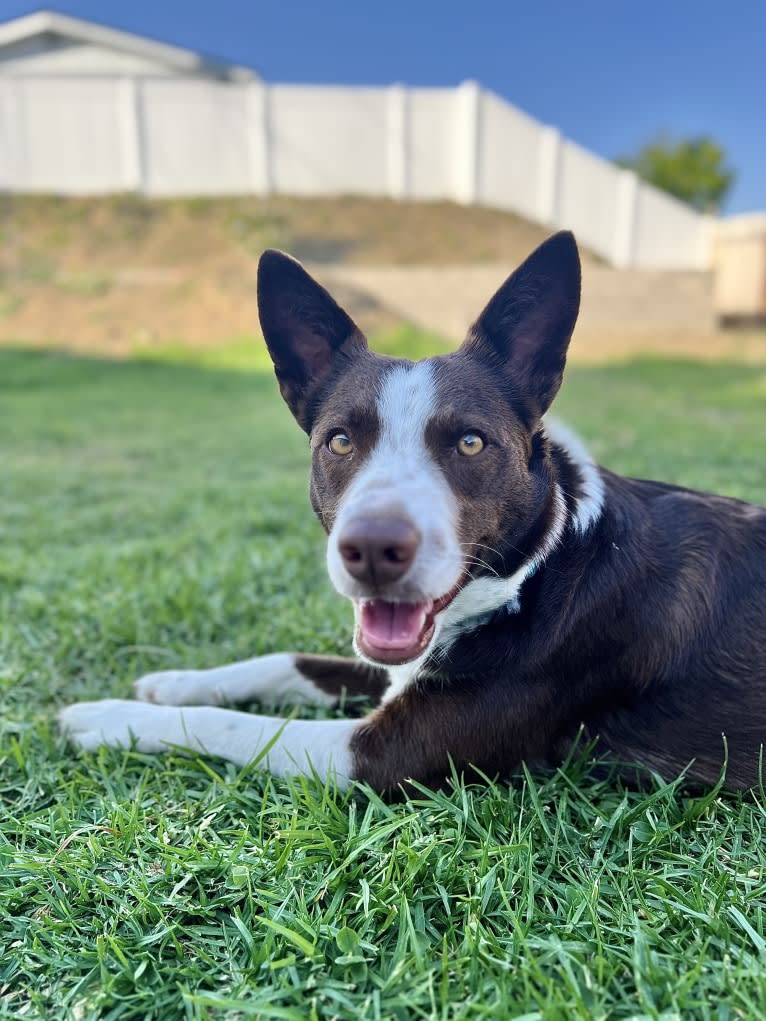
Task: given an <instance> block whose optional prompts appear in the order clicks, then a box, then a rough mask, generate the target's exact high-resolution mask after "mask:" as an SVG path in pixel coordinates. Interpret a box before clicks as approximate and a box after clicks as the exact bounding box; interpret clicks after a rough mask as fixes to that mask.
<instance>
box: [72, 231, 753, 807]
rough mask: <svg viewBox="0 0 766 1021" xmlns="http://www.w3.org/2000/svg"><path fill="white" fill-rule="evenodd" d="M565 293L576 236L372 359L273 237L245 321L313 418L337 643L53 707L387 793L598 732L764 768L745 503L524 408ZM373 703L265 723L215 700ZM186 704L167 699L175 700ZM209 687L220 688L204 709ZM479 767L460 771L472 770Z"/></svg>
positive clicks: (681, 755) (703, 777)
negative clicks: (647, 474)
mask: <svg viewBox="0 0 766 1021" xmlns="http://www.w3.org/2000/svg"><path fill="white" fill-rule="evenodd" d="M579 298H580V264H579V258H578V254H577V247H576V245H575V242H574V238H573V237H572V235H571V234H568V233H560V234H557V235H555V236H554V237H552V238H551V239H549V240H548V241H547V242H546V243H545V244H543V245H542V246H541V247H540V248H538V249H537V251H535V252H534V253H533V254H532V255H531V256H530V257H529V259H527V261H526V262H525V263H524V264H523V265H522V266H521V267H520V268H519V269H518V270H517V271H516V272H515V273H514V274H513V275H512V276H511V277H510V278H509V279H508V280H507V281H506V283H505V284H503V286H502V287H501V288H500V290H499V291H498V292H497V294H495V296H494V297H493V298H492V300H491V301H490V303H489V304H488V305H487V307H486V308H485V310H484V311H483V312H482V314H481V315H480V317H479V319H478V320H477V322H476V324H475V325H474V326H473V327H472V329H471V330H470V332H469V334H468V338H467V340H466V341H465V343H464V344H463V346H462V347H461V348H460V349H459V350H458V351H456V352H455V353H454V354H450V355H447V356H441V357H437V358H429V359H426V360H424V361H421V362H417V363H413V362H410V361H406V360H403V359H394V358H387V357H382V356H380V355H376V354H373V353H372V352H371V351H370V350H369V349H368V347H367V344H366V342H365V340H364V337H363V336H362V334H361V333H360V332H359V330H358V329H357V327H356V326H355V324H354V323H353V322H352V320H351V319H350V318H349V316H348V315H347V314H346V313H345V312H344V311H343V310H342V309H341V308H340V307H339V306H338V305H337V304H336V303H335V302H334V301H333V299H332V298H331V297H330V295H329V294H328V293H327V292H326V291H325V290H324V289H323V288H322V287H320V286H319V284H317V283H316V282H315V281H314V280H313V279H312V278H311V277H310V276H309V275H308V274H307V273H306V272H305V271H304V270H303V269H302V267H301V266H300V265H299V264H298V263H297V262H295V261H294V260H292V259H291V258H289V257H288V256H286V255H283V254H280V253H279V252H266V253H265V254H264V255H263V257H262V259H261V262H260V267H259V276H258V300H259V307H260V316H261V324H262V326H263V332H264V335H265V337H266V343H267V344H268V347H269V351H270V352H271V356H272V359H273V361H274V365H275V367H276V374H277V378H278V380H279V385H280V389H281V391H282V395H283V397H284V399H285V400H286V401H287V403H288V405H289V406H290V409H291V411H292V413H293V415H294V416H295V418H296V419H297V421H298V423H299V424H300V426H301V427H302V428H303V429H304V430H305V431H306V432H307V433H308V434H309V436H310V438H311V449H312V455H313V466H312V473H311V502H312V505H313V507H314V510H315V511H316V513H317V515H318V516H319V519H320V521H321V522H322V525H323V526H324V528H325V530H326V531H327V533H328V536H329V539H328V547H327V565H328V570H329V573H330V578H331V579H332V582H333V584H334V585H335V587H336V588H337V590H338V591H339V592H340V593H341V595H343V596H346V597H347V598H349V599H351V600H352V601H353V604H354V610H355V616H356V634H355V638H354V645H355V649H356V652H357V653H358V659H356V660H353V659H349V660H346V659H340V658H338V659H336V658H331V657H330V658H328V657H319V656H310V655H295V654H288V653H277V654H274V655H270V656H263V657H259V658H257V659H253V660H250V661H247V662H243V663H234V664H231V665H229V666H224V667H221V668H219V669H214V670H203V671H188V672H187V671H173V672H164V673H157V674H151V675H149V676H147V677H144V678H142V679H141V680H140V681H138V683H137V694H138V698H139V699H140V700H141V701H120V700H107V701H101V702H90V703H82V704H77V705H73V706H70V707H69V708H67V709H65V710H64V711H63V712H62V714H61V723H62V726H63V728H64V729H65V731H66V732H67V733H69V734H70V736H71V738H72V739H73V740H74V741H75V742H76V743H77V744H78V745H80V746H81V747H83V748H86V749H93V748H95V747H97V746H98V745H99V744H109V745H123V746H125V745H130V743H131V742H132V741H134V742H135V744H136V746H137V747H138V748H139V749H140V750H142V751H145V752H160V751H162V750H164V749H166V748H168V747H170V746H181V747H185V748H188V749H190V750H193V751H195V752H204V753H207V754H210V755H216V756H221V757H223V758H225V759H229V760H231V761H233V762H235V763H239V764H245V763H248V762H251V761H253V760H254V759H255V758H257V757H259V756H261V757H262V758H261V761H262V762H263V765H264V766H266V767H267V768H269V769H270V770H271V771H272V772H273V773H275V774H277V775H279V776H283V775H285V774H290V773H306V772H309V771H310V770H312V769H313V770H315V771H316V773H317V774H318V775H319V777H321V778H324V777H325V776H327V775H328V773H334V774H335V776H336V777H337V779H338V781H339V782H340V783H341V784H346V783H348V782H349V781H351V780H355V779H358V780H362V781H366V782H368V783H369V784H371V785H372V786H373V787H375V788H377V789H380V790H390V789H392V788H395V787H396V786H397V785H399V784H401V783H403V782H405V781H406V780H407V779H408V778H414V779H416V780H418V781H420V782H422V783H424V784H428V785H438V784H441V783H443V781H444V779H445V777H447V776H448V775H449V773H450V770H451V762H452V763H454V766H455V767H456V768H457V770H458V771H463V772H465V773H467V774H468V775H482V774H483V775H485V776H495V775H507V774H509V773H510V772H512V771H513V770H514V769H516V768H517V767H518V766H519V764H520V763H521V762H522V761H526V762H528V763H531V764H534V763H555V762H558V761H560V760H561V758H562V757H563V756H565V755H566V753H567V750H568V749H569V748H570V746H571V743H572V741H573V739H574V737H575V735H577V733H578V731H580V728H581V727H582V728H584V732H585V735H586V737H587V738H588V739H590V740H592V741H594V742H595V745H596V748H597V750H598V751H600V752H602V753H604V754H606V755H607V756H611V757H613V758H615V759H617V760H619V761H621V762H636V763H638V764H640V765H641V766H643V767H646V768H648V769H650V770H654V771H657V772H659V773H660V774H664V775H665V776H668V777H670V776H673V775H676V774H678V773H679V772H680V771H682V770H684V769H687V777H688V779H689V780H690V781H691V782H692V783H694V784H702V785H706V784H713V783H715V782H716V781H717V780H718V779H719V776H720V774H721V770H722V767H723V765H724V760H725V758H726V759H727V763H726V765H727V769H726V782H727V784H728V785H729V786H731V787H736V788H743V787H748V786H751V785H753V784H755V783H756V782H757V781H758V779H759V761H760V754H761V749H762V744H763V742H764V740H766V510H764V509H763V508H760V507H755V506H750V505H748V504H745V503H741V502H739V501H737V500H731V499H725V498H722V497H717V496H709V495H706V494H702V493H696V492H692V491H690V490H687V489H681V488H678V487H676V486H670V485H665V484H663V483H659V482H646V481H641V480H636V479H626V478H621V477H619V476H617V475H613V474H612V473H611V472H609V471H607V470H605V469H602V468H599V467H597V466H596V465H595V464H594V463H593V462H592V461H591V460H590V459H589V458H588V456H587V454H586V453H585V452H584V450H583V449H582V447H581V446H580V444H579V442H577V441H576V439H574V438H573V437H571V436H570V435H567V434H566V433H562V432H560V431H558V430H556V429H554V428H552V427H550V426H549V425H547V424H545V423H544V421H543V415H544V414H545V412H546V411H547V409H548V407H549V405H550V404H551V402H552V400H553V398H554V397H555V395H556V392H557V391H558V389H559V386H560V384H561V378H562V373H563V370H564V362H565V358H566V352H567V347H568V344H569V339H570V336H571V333H572V330H573V327H574V324H575V320H576V318H577V312H578V307H579ZM344 690H345V691H347V692H351V693H363V694H365V695H368V696H369V697H370V698H372V699H373V700H375V701H376V702H377V703H379V704H378V706H377V708H375V709H374V710H373V711H372V712H371V714H370V715H368V716H367V717H365V718H364V719H361V720H359V719H356V720H346V719H334V720H325V721H306V720H290V721H288V722H285V721H284V720H280V719H276V718H273V717H269V716H257V715H253V714H250V713H245V712H236V711H233V710H230V709H226V708H220V707H219V706H220V705H221V703H236V702H246V701H250V700H258V701H260V702H262V703H274V702H284V701H286V700H289V699H293V700H294V701H296V702H301V703H314V704H319V705H330V704H332V703H334V702H336V701H337V699H338V698H339V696H340V695H341V694H342V692H343V691H344ZM179 706H184V707H186V708H178V707H179ZM213 706H216V708H212V707H213ZM472 767H475V769H476V771H478V774H472Z"/></svg>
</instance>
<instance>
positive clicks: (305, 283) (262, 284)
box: [258, 249, 367, 432]
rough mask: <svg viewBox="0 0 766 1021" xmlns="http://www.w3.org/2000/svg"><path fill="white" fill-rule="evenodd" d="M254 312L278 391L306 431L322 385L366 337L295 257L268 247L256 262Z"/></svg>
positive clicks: (352, 354)
mask: <svg viewBox="0 0 766 1021" xmlns="http://www.w3.org/2000/svg"><path fill="white" fill-rule="evenodd" d="M258 316H259V318H260V320H261V329H262V330H263V336H264V338H265V340H266V344H267V346H268V349H269V354H270V355H271V360H272V361H273V362H274V369H275V371H276V374H277V379H278V380H279V389H280V390H281V392H282V396H283V397H284V399H285V401H286V402H287V404H288V405H289V407H290V410H291V411H292V413H293V415H294V416H295V418H296V420H297V422H298V424H299V425H300V426H301V428H302V429H304V430H305V431H306V432H310V431H311V422H312V418H313V408H314V403H315V398H316V396H317V394H318V393H319V391H320V390H321V388H322V386H323V384H324V383H326V382H327V380H328V379H329V378H330V377H331V376H332V375H333V374H334V373H335V372H337V371H338V368H339V365H340V364H341V363H342V362H343V361H345V360H348V359H350V358H352V357H354V355H356V354H358V353H360V352H361V351H363V350H365V349H366V347H367V341H366V340H365V339H364V336H363V335H362V333H361V332H360V331H359V329H358V328H357V326H356V324H355V323H354V321H353V319H351V317H350V316H349V315H348V314H347V313H346V312H344V311H343V309H342V308H341V307H340V305H338V303H337V302H336V301H335V300H334V299H333V298H332V297H331V296H330V295H329V294H328V293H327V291H326V290H325V289H324V287H321V286H320V285H319V284H318V283H317V282H316V280H314V278H313V277H311V276H310V275H309V274H308V273H307V272H306V270H305V269H304V268H303V266H301V264H300V263H299V262H297V261H296V260H295V259H293V258H291V257H290V256H289V255H285V254H284V252H277V251H274V250H273V249H270V250H268V251H266V252H264V253H263V255H262V256H261V258H260V262H259V263H258Z"/></svg>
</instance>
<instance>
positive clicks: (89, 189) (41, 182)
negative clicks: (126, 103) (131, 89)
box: [0, 76, 125, 195]
mask: <svg viewBox="0 0 766 1021" xmlns="http://www.w3.org/2000/svg"><path fill="white" fill-rule="evenodd" d="M120 110H121V83H120V81H119V79H112V78H97V77H94V78H47V77H42V76H41V77H40V78H31V77H29V78H15V77H11V76H9V77H6V78H0V118H1V119H0V185H1V186H2V187H6V188H10V189H13V190H17V191H27V192H40V191H42V192H63V193H64V194H68V195H82V194H98V193H103V192H110V191H120V190H122V189H123V188H124V187H125V182H124V178H123V173H122V169H123V151H122V142H123V138H122V121H121V119H120Z"/></svg>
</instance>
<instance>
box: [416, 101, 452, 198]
mask: <svg viewBox="0 0 766 1021" xmlns="http://www.w3.org/2000/svg"><path fill="white" fill-rule="evenodd" d="M409 101H410V102H409V130H408V134H407V149H408V160H409V175H408V176H409V195H410V198H413V199H451V198H455V195H456V188H457V180H456V171H457V166H458V165H459V159H460V153H459V152H458V151H457V150H458V146H459V141H458V138H459V135H458V133H457V130H456V110H457V98H456V92H455V89H411V90H409Z"/></svg>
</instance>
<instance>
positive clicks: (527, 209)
mask: <svg viewBox="0 0 766 1021" xmlns="http://www.w3.org/2000/svg"><path fill="white" fill-rule="evenodd" d="M541 130H542V126H541V125H540V124H539V123H538V122H537V121H534V120H532V118H531V117H527V116H526V115H525V114H523V113H522V112H521V111H520V110H517V109H516V108H515V107H513V106H511V105H510V104H509V103H506V102H505V101H504V100H502V99H500V97H499V96H496V95H495V94H494V93H492V92H484V93H483V94H482V98H481V112H480V130H479V139H480V149H479V201H480V202H481V203H482V204H483V205H486V206H497V207H498V208H499V209H511V210H513V212H514V213H519V214H520V215H521V216H527V217H530V218H531V219H533V220H534V219H537V214H538V209H539V195H538V172H539V171H538V163H539V150H540V134H541Z"/></svg>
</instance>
